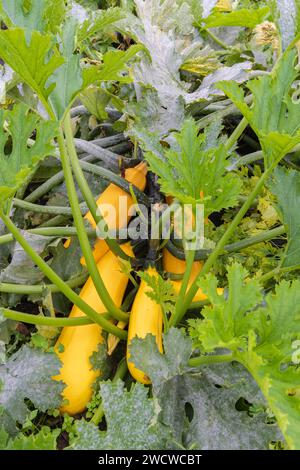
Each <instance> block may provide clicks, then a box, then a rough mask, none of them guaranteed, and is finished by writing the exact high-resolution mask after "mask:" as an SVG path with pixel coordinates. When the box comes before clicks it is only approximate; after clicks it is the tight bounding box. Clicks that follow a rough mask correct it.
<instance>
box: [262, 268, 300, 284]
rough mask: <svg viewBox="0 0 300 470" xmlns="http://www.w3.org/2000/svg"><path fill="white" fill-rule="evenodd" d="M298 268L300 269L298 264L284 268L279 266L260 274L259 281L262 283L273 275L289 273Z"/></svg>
mask: <svg viewBox="0 0 300 470" xmlns="http://www.w3.org/2000/svg"><path fill="white" fill-rule="evenodd" d="M299 270H300V264H298V265H295V266H287V267H284V268H280V267H279V268H276V269H273V270H272V271H269V272H268V273H266V274H263V275H262V276H260V277H259V282H261V283H262V284H263V283H264V282H266V281H268V280H269V279H272V278H273V277H276V276H280V275H281V274H285V273H289V272H292V271H299Z"/></svg>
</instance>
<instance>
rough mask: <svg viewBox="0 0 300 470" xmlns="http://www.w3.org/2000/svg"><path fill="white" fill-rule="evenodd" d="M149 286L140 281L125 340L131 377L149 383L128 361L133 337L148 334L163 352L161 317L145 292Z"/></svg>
mask: <svg viewBox="0 0 300 470" xmlns="http://www.w3.org/2000/svg"><path fill="white" fill-rule="evenodd" d="M148 273H149V274H150V275H151V276H157V271H156V270H155V269H154V268H149V269H148ZM149 290H150V287H149V286H148V284H146V282H144V281H142V282H141V285H140V287H139V290H138V292H137V294H136V297H135V300H134V302H133V306H132V310H131V314H130V320H129V329H128V341H127V364H128V369H129V372H130V374H131V375H132V377H133V378H134V379H135V380H137V381H138V382H140V383H142V384H150V383H151V382H150V379H149V377H147V375H146V374H145V373H144V372H142V371H141V370H139V369H137V368H136V367H135V366H134V364H133V363H132V362H130V354H129V347H128V346H129V345H130V342H131V341H132V339H133V338H135V337H136V336H137V337H138V338H145V337H146V336H147V335H148V334H152V335H153V336H155V337H156V343H157V346H158V349H159V351H160V352H163V346H162V329H163V317H162V311H161V308H160V306H159V305H158V304H157V303H156V302H154V300H152V299H150V297H148V295H147V292H148V291H149Z"/></svg>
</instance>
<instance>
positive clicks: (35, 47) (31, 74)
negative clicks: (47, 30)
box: [0, 28, 64, 101]
mask: <svg viewBox="0 0 300 470" xmlns="http://www.w3.org/2000/svg"><path fill="white" fill-rule="evenodd" d="M51 54H52V55H51ZM0 56H1V57H2V59H3V60H4V61H5V62H6V63H7V64H9V65H10V66H11V68H12V69H13V70H14V71H15V72H17V74H18V75H19V76H20V78H21V79H22V80H23V81H24V82H25V83H27V85H29V86H30V87H31V88H32V89H33V90H34V91H35V92H36V93H37V94H38V95H39V97H40V98H41V99H44V101H47V99H48V96H49V95H50V93H51V92H52V91H53V88H54V87H55V84H54V83H52V84H51V85H47V81H48V79H49V78H50V77H51V76H52V74H53V73H54V71H55V70H56V69H57V68H58V67H59V66H60V65H61V64H62V63H63V62H64V59H63V58H62V57H59V56H58V55H57V54H53V39H52V36H51V35H49V34H46V35H43V34H41V33H39V32H38V31H33V32H32V33H31V34H30V35H29V38H28V39H27V37H26V33H25V31H24V30H23V29H20V28H16V29H10V30H6V31H0Z"/></svg>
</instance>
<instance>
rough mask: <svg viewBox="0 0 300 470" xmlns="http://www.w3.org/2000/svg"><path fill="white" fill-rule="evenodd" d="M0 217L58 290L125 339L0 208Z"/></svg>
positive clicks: (123, 333)
mask: <svg viewBox="0 0 300 470" xmlns="http://www.w3.org/2000/svg"><path fill="white" fill-rule="evenodd" d="M0 218H1V219H2V220H3V222H4V224H5V225H6V227H7V228H8V230H9V231H10V232H11V233H12V235H13V236H14V238H15V239H16V241H17V242H18V243H19V244H20V245H21V246H22V248H23V249H24V251H26V253H27V255H28V256H29V257H30V258H31V259H32V261H33V262H34V263H35V264H36V265H37V266H38V268H39V269H40V270H41V271H42V272H43V273H44V275H45V276H46V277H47V278H48V279H49V280H50V281H51V282H53V284H55V285H56V286H57V287H58V289H59V291H60V292H62V293H63V294H64V295H65V296H66V297H67V298H68V299H69V300H70V301H71V302H72V303H73V304H75V305H76V306H77V307H78V308H79V309H80V310H81V311H82V312H83V313H85V315H87V317H89V318H90V319H91V320H93V321H94V323H97V324H98V325H100V326H101V327H102V328H103V329H104V330H105V331H108V332H109V333H112V334H114V335H115V336H117V337H118V338H121V339H126V337H127V333H126V332H125V331H123V330H121V329H120V328H118V327H116V326H115V325H113V324H112V323H111V322H109V321H107V320H106V319H105V318H103V317H102V316H101V314H99V313H98V312H96V311H95V310H94V309H93V308H91V307H90V306H89V305H88V304H87V303H86V302H85V301H84V300H82V298H81V297H80V296H79V295H77V294H76V293H75V292H74V291H73V290H72V289H71V288H70V287H69V286H68V284H67V283H66V282H64V281H63V280H62V279H61V277H60V276H58V275H57V274H56V272H55V271H53V269H52V268H51V267H50V266H49V265H48V264H47V263H46V262H45V261H44V260H43V259H42V258H41V257H40V256H39V255H38V254H37V253H36V251H35V250H34V249H33V248H32V246H31V245H30V244H29V243H28V242H27V240H25V238H24V237H23V236H22V234H21V233H20V232H19V230H18V228H17V227H16V226H15V224H14V223H13V222H12V221H11V220H10V218H9V217H7V216H6V215H5V214H4V213H3V212H2V211H1V210H0Z"/></svg>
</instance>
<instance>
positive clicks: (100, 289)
mask: <svg viewBox="0 0 300 470" xmlns="http://www.w3.org/2000/svg"><path fill="white" fill-rule="evenodd" d="M58 145H59V149H60V155H61V163H62V167H63V171H64V174H65V183H66V187H67V191H68V196H69V201H70V206H71V209H72V213H73V219H74V223H75V226H76V229H77V234H78V241H79V244H80V247H81V250H82V254H83V256H84V258H85V262H86V265H87V268H88V271H89V273H90V276H91V278H92V280H93V283H94V285H95V288H96V290H97V293H98V295H99V297H100V299H101V301H102V302H103V305H104V307H105V309H106V310H107V311H108V312H109V313H110V314H111V315H112V316H113V317H114V318H115V319H117V320H122V321H127V320H128V314H126V313H125V312H123V311H122V310H121V309H120V308H118V307H117V306H116V305H115V303H114V302H113V301H112V299H111V297H110V295H109V293H108V291H107V288H106V286H105V284H104V282H103V280H102V278H101V275H100V273H99V270H98V268H97V265H96V262H95V259H94V256H93V253H92V250H91V247H90V243H89V239H88V236H87V233H86V229H85V225H84V221H83V218H82V215H81V212H80V208H79V204H78V198H77V193H76V187H75V184H74V180H73V175H72V170H71V165H70V161H69V157H68V154H67V152H66V148H65V142H64V136H63V132H62V130H61V129H60V133H59V135H58Z"/></svg>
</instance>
